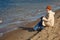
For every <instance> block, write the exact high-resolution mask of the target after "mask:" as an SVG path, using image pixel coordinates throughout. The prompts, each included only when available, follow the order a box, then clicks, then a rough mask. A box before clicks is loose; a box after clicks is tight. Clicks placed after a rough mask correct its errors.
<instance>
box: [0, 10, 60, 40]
mask: <svg viewBox="0 0 60 40" xmlns="http://www.w3.org/2000/svg"><path fill="white" fill-rule="evenodd" d="M55 12H56V14H55V26H54V27H46V28H44V29H43V30H42V31H40V32H39V33H38V32H37V31H32V29H31V28H33V27H34V26H35V25H36V24H37V23H38V22H39V21H40V19H37V20H36V21H34V22H30V23H28V24H26V25H24V26H25V27H19V28H18V29H17V30H14V31H11V32H8V33H5V34H4V35H3V37H1V38H0V40H29V39H30V40H60V25H59V24H60V10H56V11H55Z"/></svg>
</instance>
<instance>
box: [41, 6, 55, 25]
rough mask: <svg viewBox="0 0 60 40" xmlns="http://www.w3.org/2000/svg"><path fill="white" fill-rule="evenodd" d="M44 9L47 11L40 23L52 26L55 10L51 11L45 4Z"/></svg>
mask: <svg viewBox="0 0 60 40" xmlns="http://www.w3.org/2000/svg"><path fill="white" fill-rule="evenodd" d="M46 11H47V15H48V16H47V17H43V22H42V25H43V26H54V15H55V12H53V11H52V8H51V6H50V5H49V6H47V7H46Z"/></svg>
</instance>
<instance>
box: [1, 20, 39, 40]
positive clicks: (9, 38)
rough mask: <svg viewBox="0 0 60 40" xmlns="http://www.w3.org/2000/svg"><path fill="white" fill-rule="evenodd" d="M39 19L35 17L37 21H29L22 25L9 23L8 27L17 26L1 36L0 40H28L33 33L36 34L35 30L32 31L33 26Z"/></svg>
mask: <svg viewBox="0 0 60 40" xmlns="http://www.w3.org/2000/svg"><path fill="white" fill-rule="evenodd" d="M39 21H40V19H37V21H34V22H29V23H28V24H26V25H24V26H23V27H22V26H20V27H19V26H18V25H10V27H19V28H18V29H17V30H14V31H11V32H8V33H5V34H4V35H3V37H1V38H0V40H28V39H30V38H31V37H32V36H34V35H35V34H37V31H33V29H32V28H33V27H34V26H35V25H36V24H37V23H38V22H39Z"/></svg>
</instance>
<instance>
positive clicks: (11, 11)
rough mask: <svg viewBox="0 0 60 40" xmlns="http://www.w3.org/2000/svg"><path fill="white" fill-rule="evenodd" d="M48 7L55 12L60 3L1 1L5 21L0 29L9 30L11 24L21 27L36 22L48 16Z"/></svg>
mask: <svg viewBox="0 0 60 40" xmlns="http://www.w3.org/2000/svg"><path fill="white" fill-rule="evenodd" d="M47 5H51V6H52V8H53V10H56V9H59V8H60V1H53V2H52V1H51V2H49V1H48V2H44V1H42V2H39V0H38V1H37V2H36V0H35V2H34V1H32V0H31V1H27V0H26V1H24V0H23V1H22V0H21V1H20V0H5V1H4V0H0V18H2V19H1V20H2V21H3V23H1V24H0V29H1V28H5V27H6V28H9V26H8V25H11V24H16V25H18V24H19V25H21V23H23V24H25V23H24V22H31V21H36V20H37V19H38V18H40V17H41V16H44V15H46V10H45V8H46V6H47ZM22 26H23V25H22ZM12 28H14V27H12ZM0 32H1V30H0Z"/></svg>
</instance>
